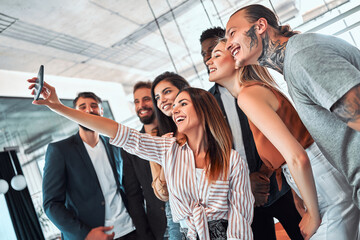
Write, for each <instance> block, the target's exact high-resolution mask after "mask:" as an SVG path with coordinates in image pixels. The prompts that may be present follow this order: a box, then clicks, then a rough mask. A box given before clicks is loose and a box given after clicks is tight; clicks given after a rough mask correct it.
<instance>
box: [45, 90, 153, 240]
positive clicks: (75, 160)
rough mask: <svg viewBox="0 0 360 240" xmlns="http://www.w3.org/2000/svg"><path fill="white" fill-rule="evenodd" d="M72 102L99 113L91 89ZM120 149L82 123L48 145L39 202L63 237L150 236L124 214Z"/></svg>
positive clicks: (78, 108)
mask: <svg viewBox="0 0 360 240" xmlns="http://www.w3.org/2000/svg"><path fill="white" fill-rule="evenodd" d="M73 103H74V108H75V109H77V110H79V111H82V112H86V113H89V114H94V115H99V116H103V108H102V107H101V99H100V98H99V97H97V96H96V95H95V94H94V93H91V92H83V93H79V94H78V96H77V98H76V99H75V100H74V102H73ZM122 152H123V151H121V149H120V148H117V147H114V146H112V145H110V144H109V139H108V138H106V137H104V136H100V135H99V134H98V133H97V132H94V131H92V130H90V129H87V128H85V127H83V126H79V132H78V133H77V134H75V135H73V136H71V137H69V138H67V139H64V140H62V141H59V142H56V143H51V144H49V146H48V149H47V152H46V157H45V167H44V177H43V199H44V202H43V204H44V209H45V213H46V214H47V216H48V217H49V218H50V220H51V221H52V222H53V223H54V224H55V225H56V226H57V227H58V228H59V229H60V231H61V233H62V237H63V239H65V240H66V239H71V240H74V239H79V240H80V239H81V240H83V239H87V240H91V239H121V240H122V239H125V240H133V239H134V240H135V239H136V234H137V232H143V234H144V237H143V239H151V236H150V238H147V235H146V234H147V233H146V226H134V223H133V222H135V221H133V219H132V217H131V216H130V215H129V212H128V210H129V208H128V206H127V199H126V196H125V192H124V189H123V183H122V179H123V177H122V174H123V162H122V157H121V154H122ZM135 227H136V228H137V230H136V231H135Z"/></svg>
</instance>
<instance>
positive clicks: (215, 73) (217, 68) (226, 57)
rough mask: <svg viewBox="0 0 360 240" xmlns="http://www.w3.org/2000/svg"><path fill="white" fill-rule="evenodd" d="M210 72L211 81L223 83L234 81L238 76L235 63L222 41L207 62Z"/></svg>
mask: <svg viewBox="0 0 360 240" xmlns="http://www.w3.org/2000/svg"><path fill="white" fill-rule="evenodd" d="M206 65H207V66H208V68H209V70H210V74H209V81H210V82H216V83H218V84H220V85H222V84H221V82H223V81H226V80H228V79H232V78H234V77H235V75H236V70H235V61H234V59H233V57H232V56H231V54H230V52H229V51H227V50H226V49H225V42H222V41H220V42H219V43H218V44H217V45H216V46H215V48H214V50H213V52H212V56H211V58H210V59H209V60H208V61H207V62H206Z"/></svg>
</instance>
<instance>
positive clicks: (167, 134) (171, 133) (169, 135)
mask: <svg viewBox="0 0 360 240" xmlns="http://www.w3.org/2000/svg"><path fill="white" fill-rule="evenodd" d="M173 136H174V133H173V132H168V133H165V134H164V135H162V136H161V137H166V138H172V137H173Z"/></svg>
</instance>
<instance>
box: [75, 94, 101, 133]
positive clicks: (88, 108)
mask: <svg viewBox="0 0 360 240" xmlns="http://www.w3.org/2000/svg"><path fill="white" fill-rule="evenodd" d="M75 109H76V110H78V111H81V112H85V113H88V114H93V115H97V116H103V115H104V110H103V108H102V106H101V104H100V103H98V102H97V101H96V100H95V99H93V98H90V97H89V98H88V97H87V98H84V97H79V98H78V100H77V101H76V105H75ZM79 126H80V127H81V128H82V129H84V130H85V131H90V132H93V130H91V129H89V128H87V127H84V126H82V125H79Z"/></svg>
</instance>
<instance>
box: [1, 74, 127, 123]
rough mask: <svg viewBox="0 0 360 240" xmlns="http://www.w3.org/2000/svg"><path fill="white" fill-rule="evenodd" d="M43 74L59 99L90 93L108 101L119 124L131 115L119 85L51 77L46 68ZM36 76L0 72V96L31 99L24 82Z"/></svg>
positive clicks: (121, 87) (26, 83) (26, 84)
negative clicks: (84, 92)
mask: <svg viewBox="0 0 360 240" xmlns="http://www.w3.org/2000/svg"><path fill="white" fill-rule="evenodd" d="M44 73H45V74H44V79H45V81H46V82H48V83H49V84H51V85H52V86H54V87H55V88H56V92H57V94H58V96H59V98H65V99H74V98H75V96H76V94H77V93H78V92H83V91H91V92H94V93H95V94H96V95H98V96H99V97H100V98H101V99H103V100H108V101H109V104H110V107H111V110H112V113H113V115H114V118H115V120H116V121H118V122H121V121H123V120H125V119H127V118H129V117H131V116H132V115H133V113H132V112H131V111H130V110H129V104H128V101H127V100H126V98H125V92H124V89H123V86H122V85H121V84H120V83H114V82H104V81H98V80H91V79H79V78H68V77H59V76H51V75H47V74H46V68H45V71H44ZM36 76H37V72H34V73H25V72H13V71H5V70H0V96H6V97H32V96H31V94H30V90H28V86H29V84H28V82H27V81H26V80H27V79H29V78H32V77H36Z"/></svg>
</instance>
